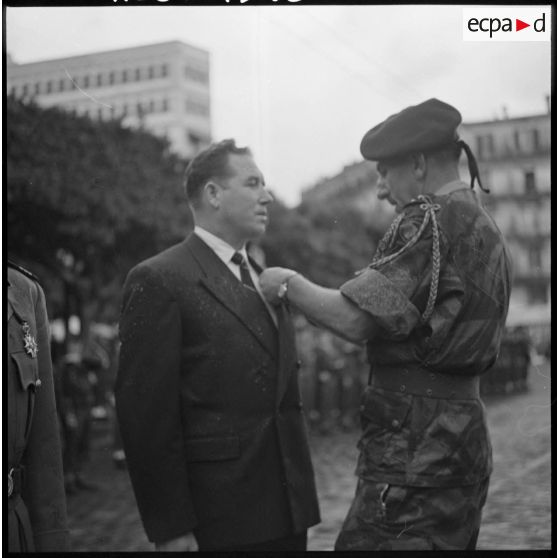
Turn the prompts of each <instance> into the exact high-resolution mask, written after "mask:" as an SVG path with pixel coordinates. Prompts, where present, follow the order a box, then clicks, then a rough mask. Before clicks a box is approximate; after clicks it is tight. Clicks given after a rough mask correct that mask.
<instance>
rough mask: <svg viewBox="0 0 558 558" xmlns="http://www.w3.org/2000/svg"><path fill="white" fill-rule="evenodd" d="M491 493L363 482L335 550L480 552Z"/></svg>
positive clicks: (480, 487) (484, 487) (481, 488)
mask: <svg viewBox="0 0 558 558" xmlns="http://www.w3.org/2000/svg"><path fill="white" fill-rule="evenodd" d="M487 492H488V478H487V479H485V480H484V481H483V482H481V483H480V484H477V485H473V486H459V487H444V488H441V487H427V488H423V487H415V486H398V485H391V484H386V483H377V482H368V481H365V480H362V479H360V480H359V482H358V485H357V490H356V495H355V498H354V500H353V503H352V505H351V508H350V510H349V513H348V514H347V518H346V519H345V523H344V524H343V527H342V529H341V533H340V534H339V537H338V538H337V541H336V543H335V550H475V548H476V544H477V538H478V534H479V529H480V522H481V513H482V507H483V506H484V503H485V502H486V494H487Z"/></svg>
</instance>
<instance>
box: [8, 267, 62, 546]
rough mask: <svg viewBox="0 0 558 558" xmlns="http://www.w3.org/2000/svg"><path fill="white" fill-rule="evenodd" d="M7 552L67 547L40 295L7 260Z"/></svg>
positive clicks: (34, 283)
mask: <svg viewBox="0 0 558 558" xmlns="http://www.w3.org/2000/svg"><path fill="white" fill-rule="evenodd" d="M7 298H8V304H7V308H8V370H7V375H8V379H7V394H8V395H7V399H8V420H7V434H8V438H7V443H8V458H7V460H8V551H9V552H34V551H39V552H60V551H67V550H69V534H68V529H67V519H66V500H65V495H64V479H63V472H62V454H61V445H60V435H59V429H58V420H57V416H56V404H55V399H54V384H53V375H52V362H51V357H50V341H49V325H48V318H47V312H46V305H45V297H44V293H43V290H42V288H41V286H40V285H39V284H38V283H37V281H36V278H35V277H34V276H33V275H31V274H30V273H29V272H27V271H26V270H24V269H22V268H20V267H18V266H16V265H15V264H12V263H11V262H8V292H7Z"/></svg>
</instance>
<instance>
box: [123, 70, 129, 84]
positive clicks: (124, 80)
mask: <svg viewBox="0 0 558 558" xmlns="http://www.w3.org/2000/svg"><path fill="white" fill-rule="evenodd" d="M127 81H128V70H122V83H126V82H127Z"/></svg>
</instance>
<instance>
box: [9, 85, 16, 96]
mask: <svg viewBox="0 0 558 558" xmlns="http://www.w3.org/2000/svg"><path fill="white" fill-rule="evenodd" d="M10 96H11V97H15V96H16V88H15V85H12V87H11V89H10Z"/></svg>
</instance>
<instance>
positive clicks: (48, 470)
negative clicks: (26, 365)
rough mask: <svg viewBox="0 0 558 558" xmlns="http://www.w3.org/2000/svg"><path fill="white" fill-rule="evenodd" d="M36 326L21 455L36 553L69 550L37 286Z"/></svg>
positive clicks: (43, 315)
mask: <svg viewBox="0 0 558 558" xmlns="http://www.w3.org/2000/svg"><path fill="white" fill-rule="evenodd" d="M36 297H37V299H36V301H35V320H36V321H35V323H36V327H37V346H38V352H37V359H38V362H37V364H38V368H39V379H40V380H41V384H40V386H38V387H37V388H36V392H35V404H34V409H33V424H32V427H31V431H30V433H29V439H28V441H27V447H26V450H25V454H24V456H23V464H24V465H25V481H24V490H23V499H24V501H25V502H27V504H28V509H29V515H30V519H31V525H32V526H33V535H34V542H35V548H36V550H37V551H38V552H57V551H67V550H69V533H68V529H67V515H66V497H65V491H64V474H63V468H62V450H61V443H60V430H59V423H58V416H57V413H56V404H55V399H54V381H53V374H52V362H51V357H50V340H49V325H48V318H47V312H46V305H45V298H44V294H43V290H42V289H41V287H40V286H39V285H36Z"/></svg>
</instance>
